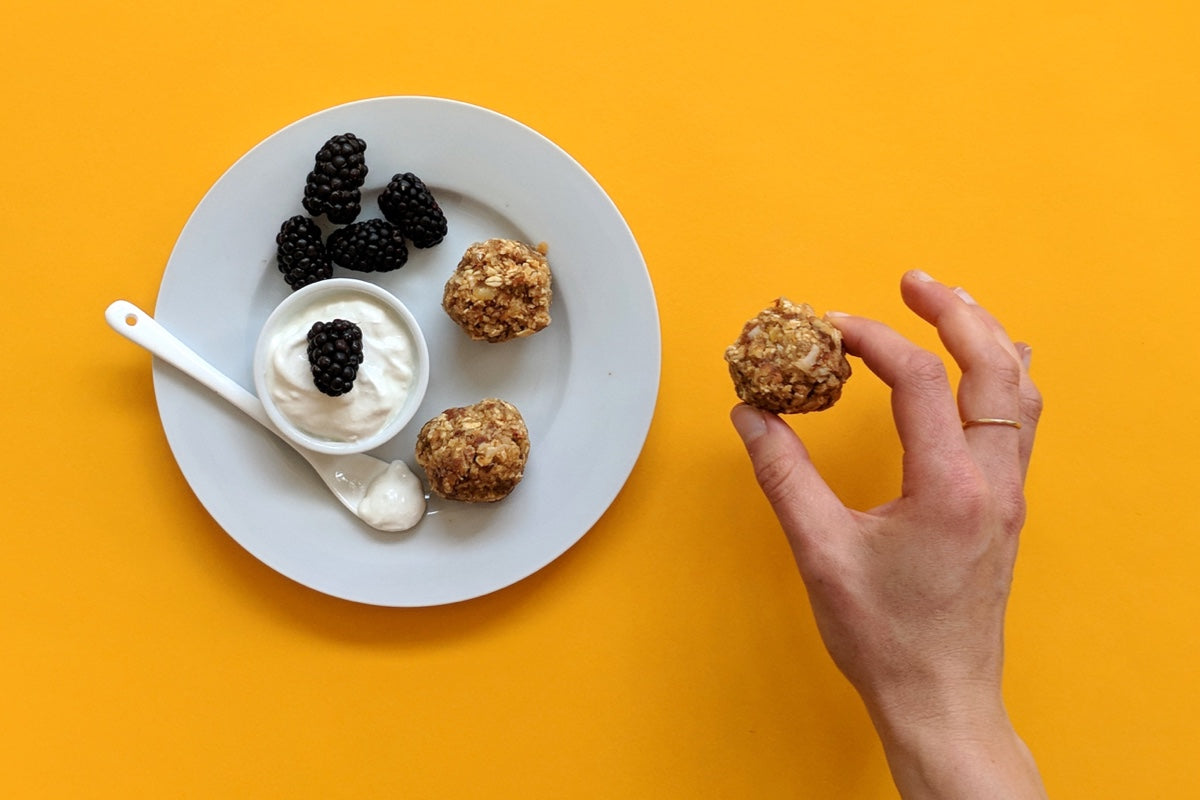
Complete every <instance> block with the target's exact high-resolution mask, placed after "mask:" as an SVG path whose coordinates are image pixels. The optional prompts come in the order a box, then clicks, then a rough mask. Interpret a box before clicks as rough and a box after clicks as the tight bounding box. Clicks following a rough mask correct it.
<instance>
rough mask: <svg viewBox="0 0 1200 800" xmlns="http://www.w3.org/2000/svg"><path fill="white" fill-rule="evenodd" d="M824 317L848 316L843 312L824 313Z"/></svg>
mask: <svg viewBox="0 0 1200 800" xmlns="http://www.w3.org/2000/svg"><path fill="white" fill-rule="evenodd" d="M825 316H827V317H848V316H850V315H849V314H847V313H846V312H845V311H826V312H825Z"/></svg>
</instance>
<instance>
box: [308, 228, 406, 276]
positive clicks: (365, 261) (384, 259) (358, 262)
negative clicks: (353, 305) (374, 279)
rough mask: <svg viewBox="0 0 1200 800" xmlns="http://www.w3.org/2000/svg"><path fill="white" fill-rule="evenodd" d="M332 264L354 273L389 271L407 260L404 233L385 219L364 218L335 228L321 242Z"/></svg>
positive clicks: (401, 265) (402, 264) (398, 267)
mask: <svg viewBox="0 0 1200 800" xmlns="http://www.w3.org/2000/svg"><path fill="white" fill-rule="evenodd" d="M325 249H326V250H327V251H328V252H329V257H330V259H332V260H333V263H335V264H337V265H338V266H340V267H345V268H346V269H352V270H355V271H356V272H390V271H391V270H394V269H400V268H401V267H403V266H404V262H406V261H408V247H407V246H405V244H404V234H402V233H401V232H400V229H399V228H397V227H396V226H395V225H393V224H392V223H390V222H388V221H387V220H386V219H368V220H364V221H363V222H355V223H354V224H352V225H347V226H346V227H344V228H338V229H337V230H336V231H334V232H333V233H331V234H330V235H329V241H328V242H326V243H325Z"/></svg>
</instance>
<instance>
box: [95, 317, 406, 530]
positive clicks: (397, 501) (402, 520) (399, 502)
mask: <svg viewBox="0 0 1200 800" xmlns="http://www.w3.org/2000/svg"><path fill="white" fill-rule="evenodd" d="M104 318H105V319H106V320H107V321H108V324H109V325H110V326H111V327H112V329H113V330H115V331H116V332H117V333H119V334H121V335H122V336H124V337H125V338H126V339H129V340H130V341H131V342H134V343H135V344H138V345H141V346H142V347H144V348H145V349H147V350H149V351H150V352H151V353H153V354H154V355H156V356H158V357H159V358H161V359H162V360H163V361H166V362H167V363H168V364H171V365H173V366H175V367H177V368H178V369H179V370H181V371H182V372H183V373H184V374H186V375H188V376H189V377H192V378H195V379H196V380H197V381H199V382H200V383H201V384H203V385H204V386H206V387H208V388H209V389H211V390H213V391H214V392H216V393H217V394H218V395H220V396H221V397H223V398H224V399H226V400H228V401H229V402H230V403H232V404H233V405H234V406H236V407H237V408H239V409H241V410H242V411H244V412H245V413H246V415H247V416H249V417H250V418H251V419H253V420H254V421H255V422H257V423H259V424H260V425H262V426H263V427H264V428H266V429H267V430H269V431H271V432H272V433H274V434H275V435H276V436H278V437H279V438H280V439H283V441H285V442H287V443H288V444H289V445H291V446H292V448H293V449H294V450H295V451H296V452H297V453H299V454H300V455H301V456H303V457H304V459H305V460H306V461H308V463H309V464H311V465H312V468H313V469H315V470H316V471H317V474H318V475H320V476H321V480H323V481H325V485H326V486H328V487H329V490H330V491H331V492H333V494H334V496H335V497H337V499H338V500H340V501H342V505H344V506H345V507H346V508H348V509H349V510H350V512H351V513H352V514H354V515H355V516H356V517H358V518H360V519H362V520H363V521H364V522H366V523H367V524H368V525H371V526H372V527H374V528H378V529H379V530H388V531H396V530H407V529H408V528H409V527H412V525H413V524H415V522H416V520H418V519H420V516H421V514H423V513H424V510H425V496H424V493H423V492H422V491H420V488H419V487H420V482H419V480H418V479H417V478H415V477H414V476H413V475H412V473H411V472H409V470H408V467H407V465H405V464H404V462H403V461H393V462H392V463H390V464H389V463H388V462H386V461H383V460H382V459H378V458H375V457H374V456H369V455H366V454H351V455H327V454H325V453H317V452H314V451H312V450H307V449H305V448H303V447H300V446H299V445H297V444H296V443H294V442H293V441H291V440H290V439H288V438H287V437H286V436H284V435H283V434H282V433H280V432H279V430H278V429H277V428H276V427H275V426H274V425H273V424H271V420H270V419H269V418H268V417H267V413H266V411H264V410H263V406H262V403H261V402H260V401H259V399H258V397H256V396H255V395H254V394H253V393H251V392H248V391H246V390H245V389H243V388H242V386H241V385H240V384H238V383H237V381H235V380H233V379H232V378H230V377H229V376H227V375H225V374H224V373H222V372H221V371H220V370H218V369H217V368H216V367H214V366H213V365H212V364H209V363H208V362H207V361H205V360H204V359H203V358H201V357H200V356H199V355H198V354H197V353H196V352H195V351H194V350H192V349H191V348H190V347H188V346H187V345H185V344H184V343H183V342H181V341H179V340H178V339H177V338H175V336H174V335H173V334H172V333H171V332H170V331H168V330H167V329H166V328H164V327H163V326H162V325H160V324H159V323H158V322H157V321H156V320H155V319H154V317H152V316H150V315H149V314H147V313H146V312H145V311H142V310H141V309H140V308H138V307H137V306H135V305H134V304H133V303H130V302H128V301H126V300H117V301H115V302H114V303H113V304H112V305H110V306H109V307H108V308H107V309H106V310H105V312H104ZM376 478H381V479H384V480H381V482H380V484H378V485H377V487H372V483H373V482H375V480H376ZM388 479H390V480H388ZM414 486H415V488H416V491H415V492H414V491H413V490H414ZM372 489H376V491H374V492H369V490H372ZM405 489H406V490H407V491H404V490H405ZM369 493H370V494H371V497H372V502H371V503H368V504H367V505H366V506H364V503H363V500H364V498H367V497H368V494H369ZM414 495H415V496H414ZM381 504H387V505H388V508H386V509H385V510H384V511H383V512H382V513H381V511H380V506H381Z"/></svg>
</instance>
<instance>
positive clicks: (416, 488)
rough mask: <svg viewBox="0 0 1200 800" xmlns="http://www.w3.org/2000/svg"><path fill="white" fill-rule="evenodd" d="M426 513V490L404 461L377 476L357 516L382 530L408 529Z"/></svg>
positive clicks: (390, 465)
mask: <svg viewBox="0 0 1200 800" xmlns="http://www.w3.org/2000/svg"><path fill="white" fill-rule="evenodd" d="M424 515H425V489H424V487H423V486H422V485H421V479H420V478H418V477H417V476H416V475H414V474H413V472H412V470H410V469H409V468H408V465H407V464H405V463H404V462H403V461H393V462H392V463H391V464H389V465H388V468H387V469H385V470H384V471H383V472H381V473H380V474H379V475H377V476H376V477H375V479H374V480H372V481H371V483H370V484H369V485H368V486H367V493H366V494H365V495H364V496H363V499H362V500H360V501H359V503H358V516H359V517H361V518H362V520H363V521H364V522H366V523H367V524H368V525H370V526H371V527H372V528H376V529H378V530H381V531H406V530H408V529H409V528H411V527H413V526H414V525H416V524H417V523H418V522H420V521H421V517H423V516H424Z"/></svg>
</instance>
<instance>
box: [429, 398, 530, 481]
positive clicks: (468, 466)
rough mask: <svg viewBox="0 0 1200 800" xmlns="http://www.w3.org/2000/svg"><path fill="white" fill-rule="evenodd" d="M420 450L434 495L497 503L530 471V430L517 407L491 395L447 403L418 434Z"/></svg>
mask: <svg viewBox="0 0 1200 800" xmlns="http://www.w3.org/2000/svg"><path fill="white" fill-rule="evenodd" d="M416 455H417V463H418V464H420V465H421V467H422V468H423V469H424V470H425V475H426V476H427V477H428V478H429V485H430V488H431V489H432V490H433V493H434V494H436V495H438V496H439V497H444V498H446V499H448V500H463V501H466V502H470V503H494V502H495V501H497V500H503V499H504V498H505V497H507V496H508V495H509V493H510V492H511V491H512V490H513V489H515V488H516V487H517V484H518V483H520V482H521V478H522V477H523V476H524V474H525V462H526V459H528V457H529V431H528V429H527V428H526V427H525V420H524V419H523V418H522V417H521V412H519V411H518V410H517V408H516V406H514V405H513V404H512V403H508V402H505V401H504V400H499V399H497V398H494V397H490V398H487V399H485V400H480V401H479V402H478V403H475V404H474V405H469V406H462V407H459V408H448V409H446V410H445V411H443V412H442V413H441V414H438V415H437V416H436V417H434V418H433V419H431V420H429V421H428V422H426V423H425V424H424V425H423V426H422V427H421V432H420V433H418V434H417V446H416Z"/></svg>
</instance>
